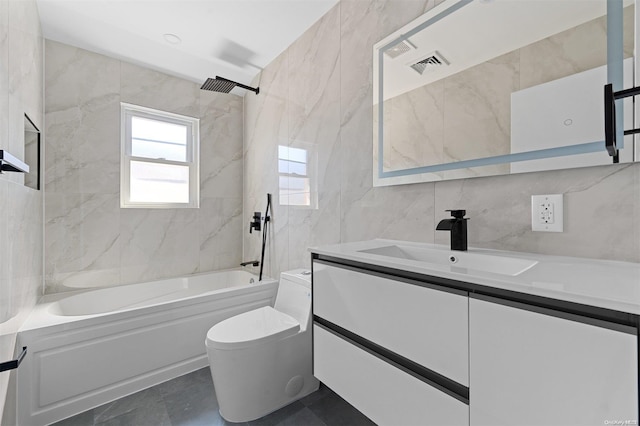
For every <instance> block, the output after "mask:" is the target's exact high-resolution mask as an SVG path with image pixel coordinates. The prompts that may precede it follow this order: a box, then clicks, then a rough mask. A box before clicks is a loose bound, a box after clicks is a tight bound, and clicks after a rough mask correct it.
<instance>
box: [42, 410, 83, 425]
mask: <svg viewBox="0 0 640 426" xmlns="http://www.w3.org/2000/svg"><path fill="white" fill-rule="evenodd" d="M51 426H93V410H88V411H85V412H84V413H80V414H77V415H75V416H73V417H69V418H68V419H64V420H60V421H59V422H56V423H53V424H52V425H51Z"/></svg>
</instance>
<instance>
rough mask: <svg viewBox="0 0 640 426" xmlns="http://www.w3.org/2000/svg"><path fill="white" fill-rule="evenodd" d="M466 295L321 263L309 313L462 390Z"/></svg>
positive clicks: (315, 266)
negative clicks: (409, 361)
mask: <svg viewBox="0 0 640 426" xmlns="http://www.w3.org/2000/svg"><path fill="white" fill-rule="evenodd" d="M468 311H469V307H468V297H467V296H466V294H465V295H460V294H453V293H449V292H445V291H440V290H435V289H433V288H427V287H422V286H419V285H413V284H408V283H405V282H401V281H396V280H393V279H390V278H386V277H382V276H376V275H371V274H367V273H363V272H359V271H357V270H351V269H345V268H340V267H335V266H332V265H328V264H325V263H321V262H314V264H313V313H314V315H317V316H319V317H321V318H323V319H325V320H327V321H330V322H332V323H334V324H336V325H339V326H340V327H343V328H345V329H347V330H349V331H350V332H352V333H355V334H357V335H359V336H361V337H363V338H365V339H367V340H369V341H372V342H374V343H376V344H378V345H381V346H383V347H384V348H386V349H389V350H390V351H393V352H395V353H397V354H399V355H401V356H403V357H406V358H408V359H410V360H412V361H414V362H417V363H418V364H420V365H422V366H424V367H426V368H428V369H431V370H433V371H435V372H437V373H439V374H442V375H444V376H445V377H448V378H449V379H451V380H454V381H456V382H458V383H460V384H462V385H464V386H468V383H469V361H468V354H469V346H468V336H469V334H468Z"/></svg>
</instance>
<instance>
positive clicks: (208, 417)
mask: <svg viewBox="0 0 640 426" xmlns="http://www.w3.org/2000/svg"><path fill="white" fill-rule="evenodd" d="M163 400H164V403H165V406H166V407H167V412H168V413H169V418H170V419H171V423H172V424H173V425H174V426H181V425H183V426H186V425H211V424H216V423H215V422H220V415H219V413H218V402H217V401H216V398H215V393H214V392H213V387H212V386H211V385H209V384H207V383H194V384H192V385H191V386H189V387H187V388H185V389H181V390H177V391H175V392H172V393H169V394H166V395H165V396H164V397H163Z"/></svg>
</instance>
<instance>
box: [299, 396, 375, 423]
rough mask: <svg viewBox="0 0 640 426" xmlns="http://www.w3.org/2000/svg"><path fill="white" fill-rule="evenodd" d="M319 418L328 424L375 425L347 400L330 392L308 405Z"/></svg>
mask: <svg viewBox="0 0 640 426" xmlns="http://www.w3.org/2000/svg"><path fill="white" fill-rule="evenodd" d="M308 408H309V410H311V411H312V412H313V413H314V414H315V415H316V416H317V417H318V418H319V419H320V420H322V421H323V422H324V423H325V424H327V425H330V426H347V425H348V426H361V425H362V426H365V425H366V426H370V425H375V423H373V422H372V421H371V420H369V419H368V418H367V417H366V416H365V415H364V414H362V413H361V412H360V411H358V410H356V409H355V408H354V407H353V406H352V405H350V404H349V403H348V402H347V401H345V400H344V399H342V398H340V397H339V396H338V395H336V394H335V393H333V392H331V393H329V394H328V395H325V396H324V397H323V398H320V399H318V400H317V401H316V402H314V403H313V404H311V405H309V406H308Z"/></svg>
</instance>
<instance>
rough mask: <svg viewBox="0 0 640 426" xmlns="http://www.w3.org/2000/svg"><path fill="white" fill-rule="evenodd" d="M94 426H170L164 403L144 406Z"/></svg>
mask: <svg viewBox="0 0 640 426" xmlns="http://www.w3.org/2000/svg"><path fill="white" fill-rule="evenodd" d="M95 426H171V420H170V418H169V414H168V413H167V409H166V407H165V405H164V402H156V403H155V404H145V405H144V406H141V407H138V408H135V409H133V410H131V411H128V412H126V413H124V414H120V415H118V416H115V417H111V418H109V419H107V420H105V421H104V422H96V423H95Z"/></svg>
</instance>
